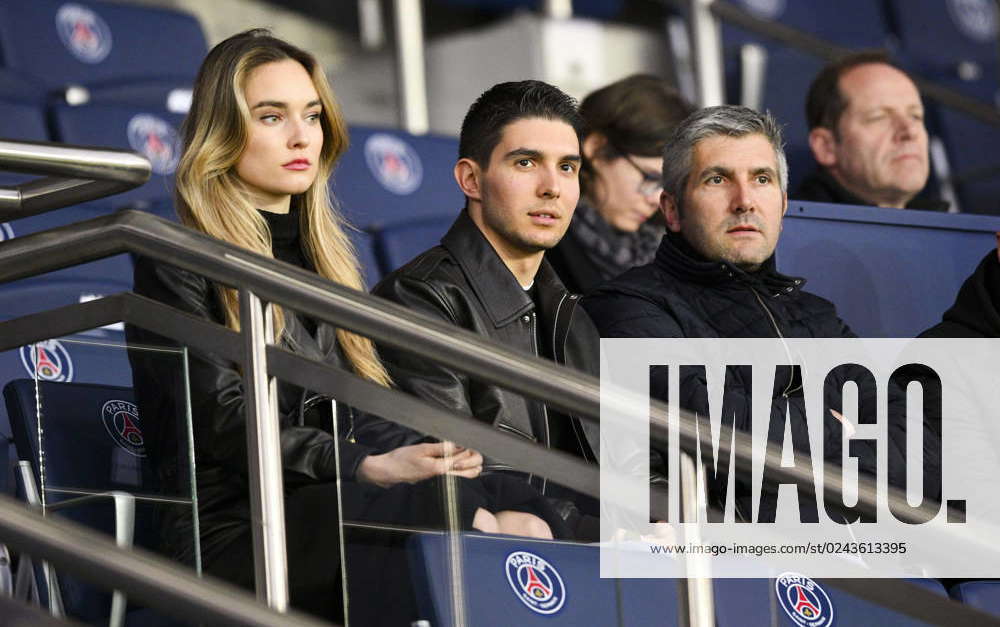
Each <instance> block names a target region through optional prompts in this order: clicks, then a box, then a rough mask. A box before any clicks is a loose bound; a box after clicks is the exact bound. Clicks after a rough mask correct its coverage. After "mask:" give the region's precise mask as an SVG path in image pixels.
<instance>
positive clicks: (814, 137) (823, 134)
mask: <svg viewBox="0 0 1000 627" xmlns="http://www.w3.org/2000/svg"><path fill="white" fill-rule="evenodd" d="M809 148H810V149H811V150H812V153H813V158H814V159H816V163H818V164H820V165H821V166H823V167H824V168H831V167H833V166H835V165H837V138H836V137H834V136H833V131H831V130H830V129H828V128H824V127H822V126H817V127H816V128H814V129H813V130H811V131H809Z"/></svg>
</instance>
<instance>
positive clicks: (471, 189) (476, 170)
mask: <svg viewBox="0 0 1000 627" xmlns="http://www.w3.org/2000/svg"><path fill="white" fill-rule="evenodd" d="M454 174H455V182H456V183H458V187H459V189H461V190H462V193H463V194H465V197H466V198H468V199H469V200H475V201H477V202H478V201H479V200H480V196H481V195H482V192H481V190H480V177H481V175H482V170H481V169H480V167H479V164H478V163H476V162H475V161H473V160H472V159H469V158H468V157H463V158H461V159H459V160H458V163H456V164H455V171H454Z"/></svg>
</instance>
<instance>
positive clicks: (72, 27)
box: [56, 4, 111, 63]
mask: <svg viewBox="0 0 1000 627" xmlns="http://www.w3.org/2000/svg"><path fill="white" fill-rule="evenodd" d="M56 30H57V31H59V39H61V40H62V42H63V45H64V46H66V49H67V50H69V51H70V52H71V53H72V54H73V56H74V57H76V58H77V59H79V60H80V61H83V62H84V63H100V62H101V61H103V60H104V59H105V57H107V56H108V53H109V52H111V29H110V28H108V24H107V23H106V22H105V21H104V20H103V19H101V16H100V15H98V14H97V13H95V12H93V11H91V10H90V9H88V8H87V7H84V6H81V5H79V4H64V5H62V6H61V7H59V10H58V11H57V12H56Z"/></svg>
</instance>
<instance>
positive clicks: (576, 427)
mask: <svg viewBox="0 0 1000 627" xmlns="http://www.w3.org/2000/svg"><path fill="white" fill-rule="evenodd" d="M567 298H573V297H572V296H570V295H569V292H563V295H562V298H560V299H559V304H558V305H556V317H555V320H556V326H555V329H554V330H553V333H552V358H553V359H554V360H555V361H556V363H560V362H559V359H558V356H559V347H558V346H557V345H556V342H557V341H558V339H559V326H558V325H559V314H560V313H562V306H563V303H565V302H566V299H567ZM570 318H571V319H572V313H571V314H570ZM562 365H564V366H565V365H566V359H565V355H564V359H563V360H562ZM567 418H569V423H570V427H571V428H572V429H573V435H574V436H575V437H576V444H577V446H579V447H580V453H582V454H583V459H584V460H586V461H597V460H590V459H589V457H590V456H589V455H587V450H589V449H590V445H589V444H585V440H586V437H584V436H582V435H581V433H580V432H581V430H582V429H583V425H581V424H579V421H578V420H577V419H576V418H574V417H573V416H569V415H567Z"/></svg>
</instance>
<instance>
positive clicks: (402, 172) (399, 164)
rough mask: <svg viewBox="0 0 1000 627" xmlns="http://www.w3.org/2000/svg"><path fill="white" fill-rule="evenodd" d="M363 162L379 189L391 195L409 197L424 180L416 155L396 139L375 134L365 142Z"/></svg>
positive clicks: (400, 140) (421, 167)
mask: <svg viewBox="0 0 1000 627" xmlns="http://www.w3.org/2000/svg"><path fill="white" fill-rule="evenodd" d="M365 162H367V163H368V169H369V170H371V172H372V176H374V177H375V180H377V181H378V182H379V183H381V184H382V187H384V188H386V189H387V190H389V191H390V192H392V193H393V194H398V195H400V196H406V195H407V194H412V193H413V192H414V191H416V189H417V188H418V187H420V183H421V182H422V181H423V179H424V168H423V166H422V165H420V157H419V156H417V152H416V151H415V150H414V149H413V148H411V147H410V145H409V144H407V143H406V142H404V141H403V140H402V139H399V138H398V137H394V136H392V135H389V134H386V133H375V134H374V135H372V136H370V137H369V138H368V140H367V141H366V142H365Z"/></svg>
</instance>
